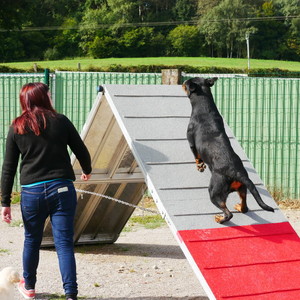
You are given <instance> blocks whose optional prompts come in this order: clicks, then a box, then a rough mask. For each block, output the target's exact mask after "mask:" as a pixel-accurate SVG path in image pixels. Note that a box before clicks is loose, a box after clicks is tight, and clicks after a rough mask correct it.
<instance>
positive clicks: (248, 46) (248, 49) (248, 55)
mask: <svg viewBox="0 0 300 300" xmlns="http://www.w3.org/2000/svg"><path fill="white" fill-rule="evenodd" d="M249 35H250V34H249V33H246V43H247V59H248V70H250V45H249Z"/></svg>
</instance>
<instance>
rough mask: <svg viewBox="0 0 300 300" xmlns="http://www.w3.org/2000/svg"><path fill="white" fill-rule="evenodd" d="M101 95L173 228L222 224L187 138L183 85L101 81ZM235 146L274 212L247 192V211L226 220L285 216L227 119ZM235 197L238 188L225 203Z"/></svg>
mask: <svg viewBox="0 0 300 300" xmlns="http://www.w3.org/2000/svg"><path fill="white" fill-rule="evenodd" d="M105 97H106V99H107V101H108V103H109V104H110V107H111V109H112V111H113V113H114V115H115V117H116V119H117V122H118V124H119V126H120V128H121V130H122V132H123V134H124V136H125V138H126V141H127V143H128V145H129V147H130V149H131V150H132V153H133V155H134V157H135V158H136V160H137V163H138V165H139V167H140V169H141V171H142V173H143V174H144V178H145V181H146V184H147V186H148V188H149V190H150V192H151V194H152V196H153V198H154V200H155V202H156V204H157V206H158V208H159V210H160V213H161V214H162V216H163V217H165V219H166V221H167V223H168V224H169V225H170V227H171V229H172V230H173V232H174V233H176V232H177V231H179V230H190V229H203V228H218V227H220V228H223V227H224V225H220V224H218V223H216V222H215V221H214V215H215V214H217V213H219V212H220V211H219V210H218V209H217V208H216V207H215V206H214V205H213V204H211V202H210V200H209V195H208V191H207V188H208V184H209V181H210V176H211V175H210V172H209V170H208V169H206V171H205V172H203V173H200V172H198V171H197V170H196V165H195V162H194V157H193V155H192V152H191V150H190V148H189V145H188V141H187V139H186V130H187V126H188V122H189V118H190V113H191V106H190V102H189V99H188V97H187V96H186V94H185V93H184V91H183V90H182V87H181V86H174V85H161V86H157V85H156V86H153V85H143V86H132V85H130V86H129V85H105ZM226 131H227V134H228V136H229V137H230V141H231V144H232V146H233V148H234V150H235V152H236V153H237V154H238V155H239V156H240V157H241V159H242V161H243V163H244V165H245V167H246V169H247V171H248V174H249V176H250V178H251V180H252V181H253V182H254V183H255V184H256V186H257V188H258V190H259V192H260V194H261V196H262V198H263V200H264V201H265V202H266V203H267V204H269V205H271V206H272V207H275V208H276V210H275V213H270V212H266V211H263V210H262V209H261V208H260V207H259V206H258V205H257V203H256V201H255V200H254V198H253V197H252V195H251V194H249V193H248V195H247V198H248V205H249V209H250V211H249V212H248V213H247V214H241V213H234V217H233V219H232V221H231V222H228V223H227V224H226V225H225V226H238V225H243V226H244V225H253V224H263V223H273V222H276V223H277V222H286V219H285V217H284V216H283V214H282V213H281V212H280V210H279V209H278V208H277V207H276V204H275V202H274V200H273V199H272V198H271V196H270V195H269V193H268V191H267V190H266V188H265V187H264V185H263V182H262V181H261V179H260V177H259V176H258V174H257V173H256V171H255V169H254V168H253V166H252V164H251V163H250V161H249V159H248V158H247V156H246V154H245V153H244V151H243V149H242V147H241V146H240V145H239V143H238V142H237V140H236V139H235V137H234V135H233V133H232V131H231V130H230V128H229V127H228V126H227V125H226ZM238 202H239V197H238V195H237V193H232V194H230V196H229V198H228V206H229V209H230V210H232V211H233V212H234V210H233V206H234V205H235V204H236V203H238Z"/></svg>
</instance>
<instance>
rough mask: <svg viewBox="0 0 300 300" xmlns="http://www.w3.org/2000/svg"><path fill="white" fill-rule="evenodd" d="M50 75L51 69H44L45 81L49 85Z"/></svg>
mask: <svg viewBox="0 0 300 300" xmlns="http://www.w3.org/2000/svg"><path fill="white" fill-rule="evenodd" d="M49 77H50V72H49V69H45V71H44V83H45V84H47V85H48V86H49Z"/></svg>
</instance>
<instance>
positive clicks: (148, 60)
mask: <svg viewBox="0 0 300 300" xmlns="http://www.w3.org/2000/svg"><path fill="white" fill-rule="evenodd" d="M34 63H36V64H37V65H38V66H39V67H40V68H42V69H46V68H49V69H51V70H55V69H59V70H70V69H72V70H75V69H77V67H78V63H80V65H81V70H82V71H84V70H86V69H88V68H90V67H91V66H93V67H101V68H105V67H108V66H110V65H123V66H138V65H166V66H173V65H189V66H194V67H223V68H238V69H247V66H248V63H247V59H237V58H209V57H145V58H105V59H89V58H75V59H72V60H57V61H35V62H34V61H33V62H15V63H3V64H1V65H4V66H8V67H13V68H19V69H24V70H26V69H28V68H32V66H33V64H34ZM267 68H278V69H283V70H289V71H300V62H295V61H278V60H258V59H251V60H250V69H267Z"/></svg>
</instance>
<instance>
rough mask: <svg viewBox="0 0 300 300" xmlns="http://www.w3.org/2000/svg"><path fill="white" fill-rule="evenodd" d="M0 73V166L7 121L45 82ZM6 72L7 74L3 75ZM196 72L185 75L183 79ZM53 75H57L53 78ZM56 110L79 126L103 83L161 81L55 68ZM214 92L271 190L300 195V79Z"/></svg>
mask: <svg viewBox="0 0 300 300" xmlns="http://www.w3.org/2000/svg"><path fill="white" fill-rule="evenodd" d="M2 76H3V80H2V78H1V77H0V80H1V84H0V92H1V94H0V95H1V99H0V105H1V107H0V112H1V118H2V120H1V121H2V124H3V125H4V126H2V128H1V132H0V142H1V147H0V165H2V158H3V148H4V139H5V135H6V132H7V128H8V125H9V124H10V122H11V120H12V119H13V118H14V117H15V116H16V115H17V114H18V113H19V108H18V107H19V105H18V93H19V89H20V87H21V86H22V84H24V83H26V82H29V81H41V80H43V74H40V75H37V77H33V75H32V77H30V75H27V77H24V78H22V76H24V75H23V74H22V75H17V77H16V78H15V75H13V76H8V75H2ZM5 76H6V77H5ZM191 76H196V75H195V74H193V75H191V74H190V75H189V74H186V75H185V76H184V77H183V78H182V79H183V80H185V79H187V78H190V77H191ZM54 78H55V79H54ZM50 83H51V90H52V95H53V99H54V101H55V108H56V109H57V110H58V111H59V112H61V113H64V114H66V115H67V116H68V117H69V118H70V119H71V120H72V122H73V123H74V124H75V126H76V127H77V129H78V130H80V129H81V128H82V126H83V124H84V122H85V120H86V117H87V115H88V113H89V111H90V109H91V107H92V105H93V101H94V100H95V98H96V95H97V86H98V85H102V84H161V74H129V73H92V72H91V73H88V72H56V73H55V75H54V77H53V79H52V80H51V81H50ZM213 94H214V97H215V101H216V103H217V106H218V107H219V109H220V111H221V113H222V115H223V116H224V118H225V120H226V121H227V123H228V124H229V126H230V127H231V128H232V130H233V132H234V134H235V136H236V137H237V139H238V140H239V142H240V143H241V145H242V146H243V148H244V149H245V152H246V153H247V155H248V157H249V158H250V160H251V162H252V163H253V165H254V167H255V168H256V170H257V171H258V173H259V174H260V176H261V177H262V179H263V181H264V182H265V183H266V185H267V186H269V188H270V189H276V190H277V192H282V193H284V196H285V197H291V198H297V199H300V184H299V177H298V168H299V167H300V155H299V154H300V153H299V152H300V138H299V135H300V133H299V129H300V120H299V114H300V111H299V110H300V99H299V97H300V96H299V95H300V80H299V79H281V78H280V79H277V78H247V77H237V78H231V77H228V78H224V77H222V78H219V80H218V81H217V82H216V84H215V86H214V87H213Z"/></svg>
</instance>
